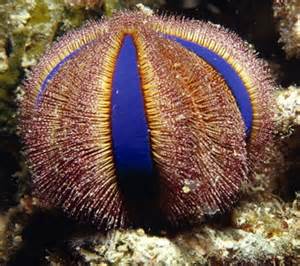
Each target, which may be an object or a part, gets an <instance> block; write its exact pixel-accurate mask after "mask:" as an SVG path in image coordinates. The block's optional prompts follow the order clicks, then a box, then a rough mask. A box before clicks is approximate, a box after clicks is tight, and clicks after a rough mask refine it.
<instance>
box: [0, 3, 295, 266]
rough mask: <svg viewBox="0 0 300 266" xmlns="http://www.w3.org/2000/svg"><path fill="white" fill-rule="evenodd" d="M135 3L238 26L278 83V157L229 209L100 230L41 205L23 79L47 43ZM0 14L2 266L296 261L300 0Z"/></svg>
mask: <svg viewBox="0 0 300 266" xmlns="http://www.w3.org/2000/svg"><path fill="white" fill-rule="evenodd" d="M137 4H143V5H144V6H140V5H138V7H137V6H136V5H137ZM137 8H140V9H142V10H144V12H151V9H152V10H154V11H155V12H156V13H158V14H167V15H178V16H184V17H186V18H192V19H199V20H205V21H211V22H213V23H216V24H220V25H222V26H224V27H226V28H228V29H230V30H231V31H234V32H236V33H237V34H238V35H239V36H240V37H241V38H242V39H243V40H245V41H247V42H249V43H250V44H251V45H252V46H253V47H254V49H255V50H256V51H257V52H258V53H259V57H261V58H264V59H265V60H267V61H268V63H269V65H270V67H271V69H272V74H273V75H274V77H275V79H276V81H277V83H278V89H277V91H276V92H275V94H276V101H277V107H276V108H277V109H276V113H275V117H274V120H275V122H276V139H277V142H278V145H277V146H276V147H273V149H274V150H273V151H272V153H273V154H274V156H273V157H272V159H270V160H269V161H266V162H265V164H264V167H263V168H262V169H261V171H260V172H258V173H257V174H256V175H255V177H254V180H252V181H251V183H250V184H249V185H247V186H246V187H245V188H243V191H242V193H241V196H240V199H239V201H238V202H237V203H236V204H235V206H234V208H233V209H232V210H230V211H228V212H226V213H224V214H220V215H217V216H215V217H213V218H210V219H208V221H206V222H205V223H203V224H202V225H199V226H196V227H191V228H186V229H184V230H181V231H180V232H165V231H160V232H151V231H150V232H148V231H147V230H145V229H141V228H138V229H130V230H129V229H128V230H113V231H110V232H108V233H101V232H97V231H96V230H95V229H94V228H93V227H88V226H86V225H84V226H83V225H81V224H77V223H76V222H74V221H72V220H70V219H68V218H66V217H65V216H64V215H63V214H61V213H60V212H58V211H54V210H46V209H43V208H39V206H38V202H37V200H36V199H35V198H34V197H32V196H31V179H30V174H29V171H28V169H27V167H26V164H25V159H26V158H24V156H23V153H22V144H21V140H20V137H19V134H18V126H17V118H18V103H19V102H20V100H21V99H22V97H23V93H24V92H23V91H22V89H21V88H20V85H21V83H22V81H23V80H24V79H25V77H26V76H27V75H28V73H29V70H30V69H31V67H33V66H34V65H35V64H37V62H38V60H39V58H40V56H41V55H42V54H43V52H44V51H45V50H46V49H47V48H48V47H49V46H50V45H51V43H52V42H53V41H55V40H57V38H59V37H60V36H62V35H63V34H64V33H65V32H68V31H69V30H71V29H75V28H78V27H80V26H81V25H83V24H84V23H85V22H86V21H88V20H91V19H100V18H101V17H102V16H104V15H105V16H111V15H112V13H113V12H114V11H115V10H124V9H137ZM148 8H150V11H149V9H148ZM0 14H1V20H0V136H1V137H0V265H118V264H121V265H122V264H123V265H127V264H129V265H130V264H133V265H135V264H139V265H144V264H145V265H157V264H159V265H193V264H196V265H206V264H212V265H228V264H236V265H244V264H245V265H257V264H259V265H279V264H286V265H299V264H300V178H299V173H300V160H299V159H300V153H299V148H300V138H299V134H300V128H299V125H300V92H299V86H300V60H299V58H300V1H297V0H282V1H279V0H277V1H275V0H274V1H271V0H264V1H259V0H255V1H254V0H243V1H238V0H226V1H221V0H214V1H213V0H186V1H184V0H182V1H179V0H178V1H171V0H170V1H165V0H157V1H151V0H149V1H130V0H128V1H125V0H123V1H121V0H120V1H119V0H111V1H110V0H106V1H105V0H103V1H92V0H86V1H84V0H73V1H72V0H13V1H8V0H0Z"/></svg>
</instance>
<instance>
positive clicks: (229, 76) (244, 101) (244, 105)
mask: <svg viewBox="0 0 300 266" xmlns="http://www.w3.org/2000/svg"><path fill="white" fill-rule="evenodd" d="M166 38H168V39H171V40H175V41H176V42H178V43H180V44H181V45H182V46H184V47H185V48H187V49H188V50H190V51H192V52H194V53H195V54H196V55H198V56H200V57H201V58H203V59H204V60H205V61H206V62H207V63H208V64H210V65H211V66H212V67H213V68H215V69H216V70H217V71H218V73H220V74H221V75H222V77H223V78H224V80H225V82H226V83H227V85H228V87H229V88H230V90H231V92H232V94H233V96H234V98H235V100H236V103H237V105H238V108H239V110H240V112H241V115H242V118H243V121H244V124H245V130H246V135H247V136H249V135H250V133H251V128H252V120H253V110H252V104H251V99H250V96H249V93H248V91H247V88H246V87H245V85H244V83H243V81H242V79H241V78H240V77H239V75H238V74H237V73H236V71H235V70H234V69H233V68H232V66H231V65H230V64H229V63H227V62H226V60H225V59H223V58H222V57H221V56H219V55H217V54H216V53H214V52H212V51H211V50H209V49H208V48H205V47H203V46H201V45H199V44H196V43H193V42H191V41H187V40H184V39H181V38H179V37H176V36H172V35H166Z"/></svg>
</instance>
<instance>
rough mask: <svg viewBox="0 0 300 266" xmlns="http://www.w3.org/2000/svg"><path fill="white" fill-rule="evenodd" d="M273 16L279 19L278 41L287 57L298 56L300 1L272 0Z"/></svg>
mask: <svg viewBox="0 0 300 266" xmlns="http://www.w3.org/2000/svg"><path fill="white" fill-rule="evenodd" d="M273 1H274V6H273V9H274V16H275V18H278V19H279V22H278V30H279V33H280V39H279V42H280V43H282V44H283V49H284V51H285V52H286V55H287V57H298V58H299V57H300V1H299V0H280V1H279V0H273Z"/></svg>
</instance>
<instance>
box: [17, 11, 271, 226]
mask: <svg viewBox="0 0 300 266" xmlns="http://www.w3.org/2000/svg"><path fill="white" fill-rule="evenodd" d="M269 72H270V71H269V68H268V66H267V65H266V63H265V62H264V61H263V60H261V59H258V58H257V56H256V55H255V52H254V51H253V50H252V49H251V48H249V45H248V44H247V43H245V42H243V41H242V40H241V39H240V38H239V37H238V36H237V35H236V34H234V33H232V32H230V31H228V30H226V29H224V28H222V27H220V26H218V25H214V24H211V23H205V22H201V21H190V20H185V19H178V18H174V17H166V16H164V17H160V16H156V15H145V14H143V13H141V12H136V11H126V12H119V13H116V14H115V15H114V16H113V17H111V18H108V19H104V20H102V21H100V22H90V23H88V24H87V25H85V26H84V27H82V28H81V29H79V30H77V31H74V32H70V33H67V34H66V35H65V36H63V37H62V38H61V39H60V40H59V41H58V42H56V43H55V44H54V45H53V46H52V48H50V49H49V50H48V51H47V52H46V54H45V55H44V56H43V57H42V58H41V60H40V62H39V63H38V64H37V66H36V67H35V68H34V69H33V71H32V73H31V75H30V76H29V78H28V80H27V81H26V82H25V83H24V86H23V87H24V90H25V96H24V99H23V100H22V103H21V106H20V109H21V112H20V131H21V135H22V138H23V142H24V147H25V148H24V149H25V156H26V159H27V161H28V165H29V167H30V169H31V173H32V181H33V182H32V183H33V194H34V195H35V196H36V197H37V198H38V199H39V200H40V202H41V204H42V205H44V206H50V207H57V208H60V209H62V210H63V211H64V212H65V213H66V214H67V215H68V216H71V217H73V218H75V219H77V220H79V221H83V222H85V223H91V224H94V225H95V226H97V228H99V229H104V230H108V229H110V228H120V227H121V228H124V227H128V226H147V227H148V226H150V227H151V226H154V225H155V226H157V225H158V226H160V225H161V226H170V227H180V226H183V225H186V224H193V223H197V222H198V221H199V220H200V219H201V218H202V217H204V216H205V215H207V214H212V213H216V212H218V211H223V210H226V209H227V208H229V207H230V206H232V204H233V203H234V202H235V200H236V198H237V196H238V192H239V190H240V188H241V185H242V183H243V182H244V181H245V180H247V177H248V176H249V175H250V174H251V171H252V169H254V168H255V167H256V166H257V164H259V163H260V161H262V159H263V158H264V154H265V149H266V146H267V144H268V142H269V141H270V139H271V138H272V130H273V123H272V115H273V114H272V106H273V97H272V91H273V88H274V82H273V79H272V77H271V75H270V73H269Z"/></svg>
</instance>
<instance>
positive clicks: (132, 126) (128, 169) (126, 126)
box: [111, 35, 153, 182]
mask: <svg viewBox="0 0 300 266" xmlns="http://www.w3.org/2000/svg"><path fill="white" fill-rule="evenodd" d="M144 108H145V107H144V96H143V93H142V88H141V78H140V74H139V69H138V59H137V50H136V46H135V43H134V40H133V38H132V36H131V35H125V37H124V39H123V42H122V47H121V49H120V51H119V55H118V58H117V61H116V65H115V71H114V76H113V82H112V96H111V127H112V144H113V145H112V146H113V156H114V163H115V167H116V171H117V175H118V177H119V178H120V179H121V180H128V178H129V179H130V178H134V177H137V180H138V178H139V179H143V178H147V177H150V176H151V175H152V173H153V161H152V155H151V146H150V138H149V132H148V123H147V119H146V114H145V109H144ZM125 182H126V181H125Z"/></svg>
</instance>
